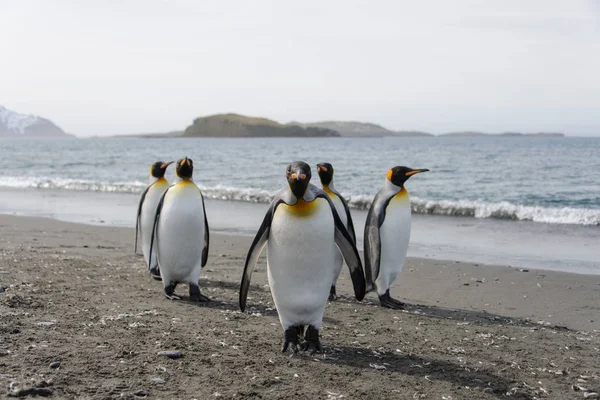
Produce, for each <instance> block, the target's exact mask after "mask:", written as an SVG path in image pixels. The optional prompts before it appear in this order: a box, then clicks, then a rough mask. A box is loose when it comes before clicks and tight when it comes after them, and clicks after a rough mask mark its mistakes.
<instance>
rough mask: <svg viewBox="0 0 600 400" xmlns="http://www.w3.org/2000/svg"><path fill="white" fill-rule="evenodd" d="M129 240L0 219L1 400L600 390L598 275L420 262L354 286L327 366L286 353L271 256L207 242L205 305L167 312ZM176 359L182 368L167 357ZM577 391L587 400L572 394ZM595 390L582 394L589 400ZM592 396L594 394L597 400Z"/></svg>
mask: <svg viewBox="0 0 600 400" xmlns="http://www.w3.org/2000/svg"><path fill="white" fill-rule="evenodd" d="M133 237H134V231H133V229H131V228H118V227H101V226H89V225H83V224H73V223H66V222H59V221H55V220H51V219H43V218H30V217H16V216H7V215H0V287H1V288H0V397H8V396H17V397H27V396H33V395H39V396H52V397H53V398H65V399H70V398H76V399H114V398H130V399H137V398H152V399H194V398H195V399H210V398H224V399H229V398H253V399H303V398H311V399H367V398H368V399H421V398H423V399H454V400H455V399H493V398H505V397H507V398H516V399H534V398H549V399H566V398H584V396H586V395H587V396H590V394H589V393H591V392H598V391H600V363H599V361H600V339H599V338H598V334H599V332H600V275H595V276H594V275H577V274H569V273H563V272H554V271H542V270H534V269H519V268H510V267H505V266H490V265H482V264H469V263H463V262H454V261H438V260H430V259H418V258H411V259H409V261H408V263H407V265H406V266H405V269H404V272H403V273H402V275H401V277H400V279H399V280H398V282H397V284H396V285H395V287H394V288H393V290H392V295H393V296H395V297H397V298H400V299H403V300H405V301H406V302H407V303H408V304H409V305H408V307H407V309H406V310H405V311H392V310H387V309H382V308H380V307H379V306H378V302H377V301H376V296H374V295H373V294H369V295H367V297H366V298H365V300H364V301H362V302H360V303H359V302H357V301H356V300H355V299H354V298H353V296H351V285H350V279H349V276H348V273H347V271H344V272H343V273H342V276H341V278H340V282H339V288H338V293H339V294H340V295H341V298H340V300H338V301H336V302H331V303H329V304H328V306H327V308H326V312H325V321H324V327H323V329H322V331H321V336H322V343H323V346H324V354H318V355H314V356H310V355H307V354H299V355H294V356H292V357H290V355H289V354H282V353H280V346H281V342H282V337H283V331H282V329H281V326H280V325H279V320H278V318H277V313H276V311H275V310H274V309H273V303H272V299H271V296H270V293H269V288H268V286H267V279H266V265H265V263H264V257H263V258H262V259H261V263H260V264H259V265H258V267H257V270H256V272H255V273H254V275H253V281H252V286H251V291H250V295H249V298H248V304H249V309H248V310H247V312H246V313H240V312H239V309H238V302H237V299H238V287H239V281H240V278H241V273H242V269H243V263H244V259H245V255H246V251H247V249H248V247H249V244H250V242H251V240H252V237H244V236H227V235H217V234H215V235H212V236H211V248H210V254H209V262H208V265H207V267H206V269H205V270H204V271H203V273H202V279H201V283H200V286H201V288H202V290H203V293H204V294H206V295H208V296H209V297H211V298H212V299H213V301H212V302H211V303H209V304H208V305H202V304H193V303H190V302H188V301H186V300H185V298H186V297H187V291H186V289H187V288H186V286H185V285H181V286H179V287H178V288H177V291H176V293H177V294H180V295H182V296H183V297H184V300H181V301H169V300H167V299H165V297H164V296H163V294H162V284H161V283H160V282H157V281H154V280H152V279H151V278H150V276H149V275H148V273H147V271H146V268H145V265H144V261H143V258H142V256H141V255H134V254H133ZM168 350H176V351H178V352H180V355H181V357H179V358H175V359H171V358H169V357H167V356H165V355H162V354H159V352H161V351H168ZM575 389H577V391H576V390H575ZM586 390H587V391H586ZM586 393H587V394H586ZM590 398H591V397H590Z"/></svg>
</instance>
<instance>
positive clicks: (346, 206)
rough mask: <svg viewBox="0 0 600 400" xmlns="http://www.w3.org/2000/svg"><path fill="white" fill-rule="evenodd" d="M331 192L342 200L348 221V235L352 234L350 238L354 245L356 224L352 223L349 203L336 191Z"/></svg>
mask: <svg viewBox="0 0 600 400" xmlns="http://www.w3.org/2000/svg"><path fill="white" fill-rule="evenodd" d="M331 191H332V192H333V193H334V194H335V195H336V196H337V197H339V199H340V200H341V202H342V204H343V205H344V210H346V219H347V221H348V233H349V234H350V237H352V240H353V241H354V243H356V233H354V223H353V222H352V216H351V215H350V208H349V207H348V202H347V201H346V199H345V198H344V197H343V196H342V195H341V194H339V193H338V192H337V191H336V190H331Z"/></svg>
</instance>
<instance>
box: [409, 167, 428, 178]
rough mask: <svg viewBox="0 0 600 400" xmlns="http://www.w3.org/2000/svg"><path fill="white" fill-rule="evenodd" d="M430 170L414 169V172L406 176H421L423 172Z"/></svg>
mask: <svg viewBox="0 0 600 400" xmlns="http://www.w3.org/2000/svg"><path fill="white" fill-rule="evenodd" d="M428 171H429V170H428V169H427V168H424V169H413V170H412V171H409V172H407V173H406V176H413V175H415V174H419V173H421V172H428Z"/></svg>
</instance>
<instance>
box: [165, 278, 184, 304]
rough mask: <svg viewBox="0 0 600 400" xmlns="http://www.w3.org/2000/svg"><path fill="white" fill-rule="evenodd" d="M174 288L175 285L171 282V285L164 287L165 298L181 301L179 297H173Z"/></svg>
mask: <svg viewBox="0 0 600 400" xmlns="http://www.w3.org/2000/svg"><path fill="white" fill-rule="evenodd" d="M175 286H177V284H176V283H173V282H171V284H169V285H167V286H165V297H166V298H167V299H169V300H181V298H180V297H179V296H175Z"/></svg>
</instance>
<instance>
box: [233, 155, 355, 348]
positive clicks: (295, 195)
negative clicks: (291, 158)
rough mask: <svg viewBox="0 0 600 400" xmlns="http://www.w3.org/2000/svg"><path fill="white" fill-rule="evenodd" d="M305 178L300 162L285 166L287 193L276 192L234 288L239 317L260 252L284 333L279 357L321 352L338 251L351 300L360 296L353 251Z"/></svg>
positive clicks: (345, 234)
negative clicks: (263, 253)
mask: <svg viewBox="0 0 600 400" xmlns="http://www.w3.org/2000/svg"><path fill="white" fill-rule="evenodd" d="M310 178H311V171H310V167H309V166H308V164H306V163H305V162H302V161H296V162H293V163H292V164H290V165H288V167H287V170H286V179H287V181H288V185H289V188H285V189H282V190H281V191H279V193H277V195H276V196H275V198H274V199H273V201H272V202H271V205H270V207H269V210H268V211H267V214H266V215H265V218H264V220H263V222H262V225H261V226H260V228H259V229H258V232H257V234H256V237H255V238H254V241H253V242H252V245H251V246H250V250H249V251H248V256H247V257H246V264H245V266H244V274H243V277H242V283H241V286H240V298H239V300H240V308H241V310H242V311H244V310H245V308H246V298H247V296H248V289H249V286H250V278H251V275H252V271H253V270H254V267H255V265H256V262H257V261H258V257H259V256H260V253H261V251H262V250H263V248H264V247H265V246H266V247H267V270H268V279H269V287H270V288H271V294H272V296H273V301H274V303H275V307H276V308H277V312H278V314H279V321H280V322H281V325H282V327H283V329H284V331H285V332H284V341H283V348H282V351H286V350H287V349H288V348H291V350H292V351H294V352H297V351H298V349H299V348H300V349H301V350H309V351H310V352H311V353H314V352H317V351H321V350H322V349H321V343H320V341H319V329H320V328H321V324H322V323H323V313H324V311H325V305H326V303H327V297H328V295H329V289H330V288H331V285H332V284H333V275H334V274H333V270H334V268H335V265H334V262H335V257H336V255H337V253H338V247H339V249H340V250H339V251H341V252H342V255H343V256H344V259H345V260H346V264H347V265H348V268H349V269H350V276H351V278H352V283H353V285H354V293H355V295H356V298H357V299H358V300H359V301H360V300H362V299H363V297H364V295H365V279H364V275H363V268H362V264H361V261H360V257H359V255H358V250H357V249H356V245H355V244H354V242H353V240H352V238H351V237H350V234H349V233H348V230H347V229H346V227H345V226H344V224H343V223H342V220H341V219H340V217H339V216H338V214H337V212H336V211H335V206H334V205H333V203H332V202H331V199H329V197H328V196H327V195H326V194H325V192H324V191H322V190H320V189H319V188H317V187H316V186H314V185H310V184H309V182H310ZM336 246H337V247H336ZM306 325H307V327H306V332H304V328H305V326H306ZM302 338H304V342H302V343H301V342H300V340H301V339H302Z"/></svg>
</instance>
